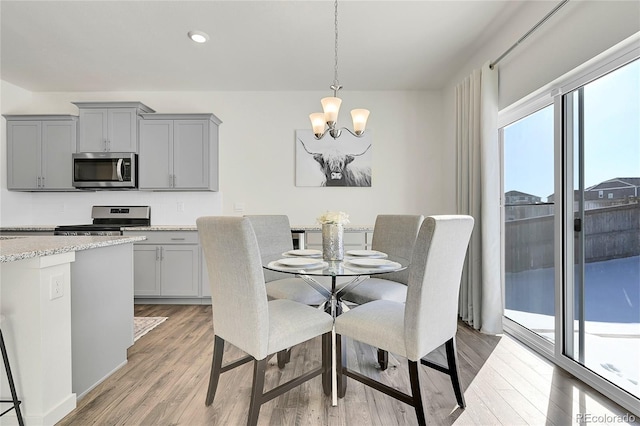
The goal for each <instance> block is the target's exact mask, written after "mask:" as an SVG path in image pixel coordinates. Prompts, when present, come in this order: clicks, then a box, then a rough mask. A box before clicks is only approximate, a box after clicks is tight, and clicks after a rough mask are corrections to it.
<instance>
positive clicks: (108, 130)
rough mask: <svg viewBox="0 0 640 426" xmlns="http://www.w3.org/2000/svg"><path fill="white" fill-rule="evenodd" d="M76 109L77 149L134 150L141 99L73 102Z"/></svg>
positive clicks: (148, 110) (142, 110) (147, 110)
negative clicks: (133, 100)
mask: <svg viewBox="0 0 640 426" xmlns="http://www.w3.org/2000/svg"><path fill="white" fill-rule="evenodd" d="M73 104H74V105H76V106H77V107H78V109H79V111H80V119H79V122H80V124H79V129H80V130H79V132H80V134H79V137H78V152H102V151H112V152H136V153H137V152H138V116H139V114H141V113H152V112H154V111H153V110H152V109H151V108H149V107H148V106H146V105H145V104H143V103H141V102H73Z"/></svg>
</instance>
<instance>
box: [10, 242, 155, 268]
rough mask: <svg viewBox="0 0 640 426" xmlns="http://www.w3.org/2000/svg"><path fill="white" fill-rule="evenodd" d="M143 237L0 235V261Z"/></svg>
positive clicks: (96, 246)
mask: <svg viewBox="0 0 640 426" xmlns="http://www.w3.org/2000/svg"><path fill="white" fill-rule="evenodd" d="M143 240H145V237H143V236H138V237H121V236H115V237H102V236H100V237H99V236H91V237H89V236H78V237H66V236H64V237H63V236H55V237H54V236H34V237H28V236H24V237H18V236H16V237H7V236H5V237H0V263H6V262H14V261H17V260H23V259H29V258H32V257H40V256H51V255H54V254H60V253H66V252H70V251H79V250H88V249H93V248H98V247H107V246H114V245H118V244H126V243H134V242H137V241H143Z"/></svg>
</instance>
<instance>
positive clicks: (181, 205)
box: [176, 201, 184, 212]
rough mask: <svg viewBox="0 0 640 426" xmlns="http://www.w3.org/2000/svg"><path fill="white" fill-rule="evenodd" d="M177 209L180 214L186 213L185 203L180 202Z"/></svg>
mask: <svg viewBox="0 0 640 426" xmlns="http://www.w3.org/2000/svg"><path fill="white" fill-rule="evenodd" d="M176 208H177V210H178V211H179V212H183V211H184V203H183V202H182V201H178V203H177V205H176Z"/></svg>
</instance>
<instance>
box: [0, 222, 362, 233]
mask: <svg viewBox="0 0 640 426" xmlns="http://www.w3.org/2000/svg"><path fill="white" fill-rule="evenodd" d="M54 228H55V226H54V225H24V226H6V227H1V228H0V232H37V231H42V232H46V231H51V232H52V233H53V230H54ZM123 229H124V230H125V231H135V232H140V231H197V230H198V229H197V228H196V225H195V224H193V225H151V226H128V227H126V228H123ZM321 229H322V228H321V227H320V225H302V226H291V230H292V231H320V230H321ZM344 230H345V231H352V232H353V231H360V232H362V231H364V232H370V231H373V226H370V225H348V226H345V227H344Z"/></svg>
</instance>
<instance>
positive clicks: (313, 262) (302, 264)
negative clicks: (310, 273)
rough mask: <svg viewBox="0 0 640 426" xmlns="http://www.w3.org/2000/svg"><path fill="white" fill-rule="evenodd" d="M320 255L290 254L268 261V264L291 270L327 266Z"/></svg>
mask: <svg viewBox="0 0 640 426" xmlns="http://www.w3.org/2000/svg"><path fill="white" fill-rule="evenodd" d="M305 251H309V250H305ZM321 257H322V253H321V254H320V258H316V257H303V256H295V255H291V256H290V257H285V258H282V259H278V260H275V261H273V262H270V263H269V265H268V266H275V267H277V268H280V269H284V268H286V269H291V270H313V269H320V268H324V267H326V266H328V264H327V262H325V261H323V260H322V258H321Z"/></svg>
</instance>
